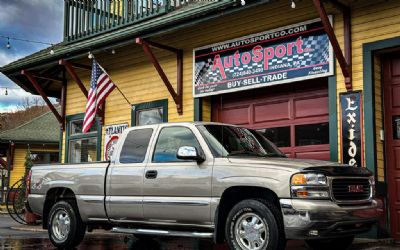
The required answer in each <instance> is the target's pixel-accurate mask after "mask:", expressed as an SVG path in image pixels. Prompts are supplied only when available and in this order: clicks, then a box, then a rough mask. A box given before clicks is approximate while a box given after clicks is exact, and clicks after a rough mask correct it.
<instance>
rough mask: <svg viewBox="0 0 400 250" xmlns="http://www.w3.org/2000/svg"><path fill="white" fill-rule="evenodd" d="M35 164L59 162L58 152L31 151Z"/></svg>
mask: <svg viewBox="0 0 400 250" xmlns="http://www.w3.org/2000/svg"><path fill="white" fill-rule="evenodd" d="M31 159H32V161H33V163H34V164H46V163H56V162H58V160H59V159H58V152H31Z"/></svg>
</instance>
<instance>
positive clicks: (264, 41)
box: [193, 19, 333, 97]
mask: <svg viewBox="0 0 400 250" xmlns="http://www.w3.org/2000/svg"><path fill="white" fill-rule="evenodd" d="M193 69H194V72H193V94H194V96H195V97H201V96H209V95H216V94H220V93H227V92H234V91H239V90H244V89H250V88H259V87H265V86H270V85H276V84H281V83H288V82H294V81H302V80H306V79H312V78H318V77H325V76H330V75H333V51H332V47H331V45H330V43H329V38H328V36H327V35H326V33H325V31H324V28H323V26H322V23H321V21H320V19H315V20H310V21H306V22H302V23H298V24H295V25H290V26H286V27H282V28H279V29H275V30H270V31H265V32H261V33H258V34H253V35H250V36H246V37H241V38H238V39H234V40H229V41H225V42H222V43H217V44H212V45H208V46H205V47H201V48H197V49H195V50H194V66H193Z"/></svg>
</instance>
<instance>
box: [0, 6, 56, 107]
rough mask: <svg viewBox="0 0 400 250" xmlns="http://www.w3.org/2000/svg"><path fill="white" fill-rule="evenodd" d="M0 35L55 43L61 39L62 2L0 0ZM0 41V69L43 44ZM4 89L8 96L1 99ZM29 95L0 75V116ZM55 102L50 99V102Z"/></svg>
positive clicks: (38, 48) (40, 47)
mask: <svg viewBox="0 0 400 250" xmlns="http://www.w3.org/2000/svg"><path fill="white" fill-rule="evenodd" d="M0 6H1V11H0V20H1V21H0V35H2V36H9V37H16V38H22V39H27V40H35V41H42V42H48V43H58V42H60V41H62V37H63V22H64V14H63V12H64V7H63V6H64V1H61V0H12V1H10V0H0ZM10 43H11V48H10V49H7V48H6V47H5V45H6V44H7V39H4V38H0V67H1V66H4V65H6V64H9V63H10V62H13V61H15V60H18V59H19V58H22V57H24V56H27V55H30V54H32V53H34V52H36V51H38V50H41V49H44V48H45V47H48V46H47V45H41V44H35V43H26V42H22V41H15V40H10ZM5 87H8V88H9V89H8V93H9V94H8V95H7V96H5V95H4V92H5V89H4V88H5ZM28 96H32V95H31V94H30V93H27V92H25V91H24V90H23V89H21V88H19V87H18V86H17V85H16V84H15V83H13V82H12V81H11V80H10V79H8V78H7V77H6V76H4V75H3V74H0V113H1V112H10V111H15V110H16V109H17V106H18V104H19V103H20V102H21V100H22V99H23V98H25V97H28ZM54 101H55V100H54V99H52V102H54Z"/></svg>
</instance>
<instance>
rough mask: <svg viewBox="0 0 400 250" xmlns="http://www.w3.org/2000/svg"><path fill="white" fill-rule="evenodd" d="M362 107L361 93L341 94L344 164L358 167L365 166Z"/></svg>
mask: <svg viewBox="0 0 400 250" xmlns="http://www.w3.org/2000/svg"><path fill="white" fill-rule="evenodd" d="M361 105H362V100H361V92H349V93H343V94H340V107H341V118H342V119H341V120H342V126H341V137H342V138H341V139H342V162H343V163H344V164H349V165H350V166H357V167H361V166H362V164H363V150H362V146H363V145H362V143H363V142H362V106H361Z"/></svg>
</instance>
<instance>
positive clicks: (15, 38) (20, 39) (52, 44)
mask: <svg viewBox="0 0 400 250" xmlns="http://www.w3.org/2000/svg"><path fill="white" fill-rule="evenodd" d="M0 37H1V38H5V39H7V40H8V41H10V40H14V41H21V42H27V43H37V44H44V45H50V46H54V43H48V42H43V41H35V40H29V39H23V38H17V37H11V36H4V35H0Z"/></svg>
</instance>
